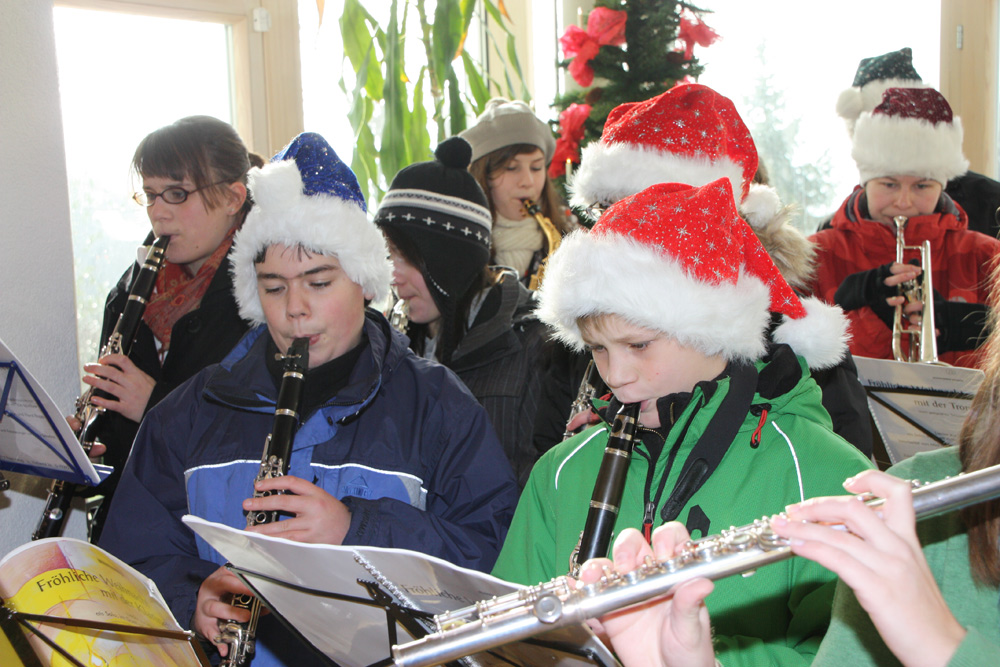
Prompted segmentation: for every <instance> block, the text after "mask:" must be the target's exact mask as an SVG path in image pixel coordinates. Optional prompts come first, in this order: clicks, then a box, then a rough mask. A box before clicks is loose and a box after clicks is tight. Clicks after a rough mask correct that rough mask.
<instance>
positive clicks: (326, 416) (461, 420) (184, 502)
mask: <svg viewBox="0 0 1000 667" xmlns="http://www.w3.org/2000/svg"><path fill="white" fill-rule="evenodd" d="M364 327H365V332H366V334H367V338H368V346H367V347H366V349H365V350H364V351H363V352H362V355H361V357H360V359H359V360H358V362H357V364H356V365H355V368H354V370H353V372H352V373H351V376H350V380H349V384H348V386H347V387H346V388H345V389H343V390H341V391H340V392H338V394H337V396H336V397H335V398H334V399H331V400H329V401H327V402H326V403H325V404H324V405H323V406H322V407H321V408H320V409H318V410H317V411H315V412H313V414H311V415H308V416H304V419H305V421H304V422H303V424H302V426H301V427H300V429H299V431H298V432H297V434H296V436H295V441H294V444H293V448H292V456H291V465H290V470H289V474H291V475H295V476H297V477H301V478H303V479H306V480H309V481H312V482H313V483H315V484H317V485H318V486H320V487H322V488H323V489H325V490H326V491H328V492H329V493H331V494H332V495H334V496H336V497H337V498H339V499H341V500H342V501H343V502H344V503H345V504H346V505H347V507H348V508H349V509H350V511H351V515H352V516H351V525H350V529H349V530H348V532H347V536H346V537H345V539H344V544H361V545H369V546H380V547H397V548H403V549H412V550H414V551H420V552H423V553H427V554H431V555H434V556H438V557H440V558H443V559H445V560H448V561H451V562H453V563H456V564H458V565H461V566H463V567H468V568H473V569H477V570H482V571H484V572H488V571H489V570H490V568H491V567H492V566H493V562H494V560H496V557H497V554H498V553H499V550H500V547H501V545H502V544H503V539H504V537H505V535H506V533H507V527H508V525H509V524H510V520H511V517H512V515H513V511H514V506H515V505H516V504H517V486H516V484H515V482H514V475H513V472H512V470H511V467H510V464H509V463H508V462H507V459H506V457H505V456H504V453H503V450H502V448H501V446H500V443H499V441H498V440H497V437H496V435H495V433H494V431H493V428H492V427H491V426H490V422H489V419H488V417H487V415H486V412H485V411H484V410H483V408H482V407H481V406H480V405H479V404H478V403H477V402H476V400H475V398H473V396H472V394H470V393H469V391H468V390H467V389H466V388H465V386H464V385H463V384H462V383H461V381H459V380H458V379H457V377H456V376H455V375H454V374H453V373H452V372H451V371H450V370H448V369H447V368H445V367H444V366H441V365H439V364H437V363H434V362H430V361H426V360H424V359H420V358H419V357H417V356H415V355H414V354H413V353H412V352H411V351H410V350H409V349H408V348H407V340H406V338H405V337H403V336H402V335H400V334H398V333H396V332H394V331H392V330H391V328H390V327H389V325H388V322H386V320H385V318H384V317H382V316H381V315H380V314H378V313H376V312H374V311H372V310H369V311H368V313H367V316H366V320H365V325H364ZM267 340H268V334H267V330H266V327H264V326H259V327H257V328H255V329H253V330H251V331H250V332H249V333H247V335H246V336H245V337H244V338H243V339H242V340H241V341H240V342H239V343H238V344H237V346H236V347H235V348H234V349H233V351H232V352H231V353H230V354H229V355H228V356H227V357H226V358H225V359H223V361H222V362H221V363H220V364H217V365H213V366H209V367H207V368H206V369H204V370H203V371H201V372H200V373H198V374H197V375H195V376H194V377H192V378H191V379H190V380H189V381H187V382H185V383H184V384H182V385H181V386H179V387H178V388H177V389H176V390H175V391H174V392H172V393H171V394H170V395H169V396H168V397H167V398H166V399H164V400H163V401H162V402H161V403H160V404H159V405H157V406H156V407H155V408H154V409H153V410H151V411H150V412H149V413H148V414H147V415H146V417H145V419H144V420H143V422H142V426H141V427H140V429H139V433H138V435H137V436H136V441H135V445H134V448H133V450H132V454H131V456H130V458H129V460H128V463H127V464H126V466H125V469H124V471H123V474H122V479H121V483H120V484H119V487H118V493H117V494H116V496H115V500H114V504H113V505H112V508H111V513H110V516H109V517H108V522H107V525H106V527H105V530H104V534H103V536H102V539H101V543H100V544H101V546H102V547H103V548H105V549H107V550H108V551H110V552H111V553H113V554H114V555H116V556H118V557H119V558H121V559H123V560H124V561H126V562H127V563H129V564H130V565H132V566H133V567H135V568H136V569H138V570H139V571H141V572H143V573H144V574H146V575H147V576H149V577H150V578H151V579H153V580H154V581H155V582H156V585H157V586H158V587H159V589H160V592H161V593H162V594H163V596H164V597H165V598H166V600H167V602H168V603H169V604H170V607H171V610H172V611H173V613H174V615H175V616H176V618H177V620H178V621H179V622H180V623H181V624H182V625H185V624H189V623H190V621H191V619H192V616H193V615H194V610H195V603H196V600H197V594H198V588H199V586H200V585H201V582H202V581H203V580H204V579H205V577H207V576H208V575H209V574H211V573H212V572H214V571H215V570H216V569H217V568H218V567H219V566H220V565H222V564H224V562H225V561H224V559H222V558H221V557H220V556H219V554H217V553H216V552H215V551H214V550H213V549H212V548H211V547H209V546H208V545H207V543H205V542H204V541H203V540H201V538H198V537H196V536H195V535H194V533H192V532H191V531H190V530H188V528H187V527H186V526H184V525H183V523H181V517H182V516H183V515H184V514H188V513H190V514H194V515H197V516H200V517H203V518H205V519H208V520H210V521H217V522H220V523H224V524H228V525H230V526H237V527H244V526H245V525H246V519H245V517H244V514H243V511H242V509H241V503H242V501H243V499H245V498H247V497H249V496H250V495H251V493H252V488H253V479H254V477H255V476H256V475H257V471H258V468H259V466H260V459H261V454H262V452H263V447H264V441H265V438H266V436H267V434H268V433H269V432H270V429H271V426H272V422H273V420H274V406H275V400H276V394H277V390H276V387H275V382H274V380H273V379H272V377H271V376H270V375H269V373H268V371H267V368H266V366H265V364H264V359H263V355H264V352H265V349H266V344H267ZM286 632H287V631H285V630H284V628H282V627H280V626H279V625H278V624H277V623H275V622H274V621H273V619H272V618H271V617H265V618H264V619H262V622H261V625H260V626H259V636H258V650H257V657H256V658H255V660H254V665H255V667H263V666H264V665H269V664H271V665H280V664H284V665H298V664H310V663H311V661H310V660H309V659H308V654H303V653H302V647H301V646H299V645H298V642H296V641H295V640H290V639H289V637H288V635H287V634H285V635H284V637H280V636H278V635H280V634H282V633H286ZM274 646H278V647H280V652H281V654H282V655H281V658H277V657H276V656H273V655H271V653H272V647H274ZM302 660H306V662H302Z"/></svg>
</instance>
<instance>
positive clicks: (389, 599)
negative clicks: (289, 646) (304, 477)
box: [184, 516, 618, 667]
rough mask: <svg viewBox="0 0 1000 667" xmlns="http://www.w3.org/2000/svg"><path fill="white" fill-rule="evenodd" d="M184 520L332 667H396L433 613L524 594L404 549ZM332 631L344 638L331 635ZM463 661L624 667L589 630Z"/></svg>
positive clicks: (508, 666)
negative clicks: (401, 651) (398, 651)
mask: <svg viewBox="0 0 1000 667" xmlns="http://www.w3.org/2000/svg"><path fill="white" fill-rule="evenodd" d="M184 522H185V523H186V524H187V525H188V527H190V528H191V529H192V530H194V531H195V533H197V534H198V536H199V537H200V538H201V539H203V540H205V541H206V542H208V544H210V545H211V546H212V547H213V548H214V549H215V550H216V551H218V552H219V553H220V554H221V555H222V557H223V558H225V559H226V560H228V561H229V563H230V565H229V566H228V567H229V569H230V570H231V571H232V572H234V573H235V574H236V575H237V576H239V577H240V579H242V580H243V582H244V583H246V585H247V586H248V587H249V588H250V590H252V591H253V592H254V594H255V595H257V597H259V598H260V599H261V601H262V602H263V603H264V604H265V605H266V606H267V607H268V608H269V609H270V610H271V612H272V614H273V615H275V616H276V617H277V618H278V619H279V620H280V622H281V623H283V624H284V625H285V627H286V628H288V629H289V630H290V631H291V633H292V634H293V635H295V636H296V637H298V638H299V639H301V640H303V641H305V642H306V645H307V646H311V647H312V648H313V650H314V651H316V652H317V653H318V654H319V655H322V656H323V662H324V664H327V665H332V666H334V667H383V666H387V665H392V664H393V662H392V658H391V655H392V653H391V647H392V645H393V644H398V643H403V642H406V641H409V638H410V637H412V638H413V639H419V638H420V637H422V636H424V635H425V634H427V633H428V632H429V631H430V630H432V629H433V623H432V622H431V616H432V615H433V614H439V613H443V612H445V611H450V610H455V609H459V608H461V607H465V606H468V605H470V604H474V603H475V602H477V601H479V600H483V599H487V598H490V597H492V596H495V595H503V594H505V593H509V592H511V591H515V590H517V589H518V588H519V587H518V586H515V585H514V584H511V583H509V582H505V581H502V580H500V579H497V578H495V577H491V576H489V575H486V574H483V573H481V572H475V571H472V570H468V569H465V568H461V567H458V566H456V565H453V564H451V563H448V562H446V561H443V560H441V559H439V558H435V557H433V556H428V555H426V554H421V553H417V552H413V551H407V550H405V549H384V548H378V547H361V546H352V547H343V546H332V545H320V544H304V543H300V542H291V541H289V540H284V539H281V538H273V537H268V536H265V535H259V534H256V533H248V532H246V531H243V530H238V529H236V528H230V527H228V526H224V525H222V524H217V523H212V522H209V521H205V520H203V519H200V518H198V517H193V516H186V517H184ZM359 586H360V588H359ZM331 625H336V627H337V628H338V632H337V633H331V632H330V631H329V628H330V627H331ZM400 630H402V632H400ZM459 662H460V663H462V664H472V665H482V666H490V667H493V666H496V667H499V666H501V665H503V666H505V667H517V666H518V665H524V666H525V667H527V666H528V665H538V664H549V665H552V666H553V667H556V666H559V667H571V666H572V667H591V666H594V665H597V666H598V667H613V666H617V664H618V663H617V661H616V660H615V658H614V656H613V655H612V654H611V652H610V651H609V650H608V649H607V648H606V647H605V646H604V645H603V644H601V642H600V641H598V640H597V638H596V637H594V635H593V633H592V632H591V631H590V630H589V628H587V627H586V626H584V625H578V626H570V627H566V628H560V629H558V630H555V631H553V632H551V633H547V634H546V635H542V636H539V637H535V638H533V639H530V640H526V641H521V642H516V643H513V644H509V645H507V646H502V647H499V648H497V649H493V650H490V651H485V652H483V653H478V654H476V655H475V656H471V657H469V658H463V659H462V660H461V661H459Z"/></svg>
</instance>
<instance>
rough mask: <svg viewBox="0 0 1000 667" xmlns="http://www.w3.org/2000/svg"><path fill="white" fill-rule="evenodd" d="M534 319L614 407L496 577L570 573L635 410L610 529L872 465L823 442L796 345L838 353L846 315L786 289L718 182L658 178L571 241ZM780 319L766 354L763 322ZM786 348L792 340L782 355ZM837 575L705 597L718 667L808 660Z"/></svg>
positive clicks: (838, 441) (706, 513)
mask: <svg viewBox="0 0 1000 667" xmlns="http://www.w3.org/2000/svg"><path fill="white" fill-rule="evenodd" d="M539 300H540V305H539V309H538V314H539V317H540V318H541V319H542V320H543V321H544V322H545V323H546V324H548V325H549V327H550V328H551V329H552V331H553V334H554V335H555V336H557V337H558V338H559V339H560V340H562V341H563V342H565V343H566V344H567V345H569V346H572V347H573V348H575V349H585V350H588V351H589V352H590V354H591V355H592V356H593V359H594V362H595V363H596V365H597V368H598V370H599V372H600V374H601V377H602V378H603V380H604V381H605V383H607V385H608V386H609V387H610V388H611V390H612V392H613V397H612V398H611V401H610V403H609V404H608V405H607V407H606V411H605V412H604V413H603V414H602V418H603V420H604V421H603V422H602V423H601V424H599V425H598V426H594V427H593V428H590V429H589V430H586V431H583V432H582V433H580V434H578V435H576V436H574V437H573V438H571V439H569V440H567V441H565V442H563V443H561V444H559V445H557V446H556V447H554V448H553V449H551V450H549V451H548V452H546V453H545V454H544V455H543V456H542V458H541V459H539V462H538V463H537V464H536V465H535V467H534V469H533V470H532V472H531V476H530V478H529V481H528V485H527V486H526V487H525V489H524V492H523V493H522V495H521V499H520V501H519V503H518V508H517V511H516V512H515V515H514V521H513V523H512V524H511V529H510V533H509V534H508V536H507V539H506V541H505V542H504V546H503V550H502V551H501V553H500V557H499V558H498V560H497V564H496V567H494V569H493V574H494V575H495V576H499V577H501V578H503V579H507V580H510V581H515V582H518V583H524V584H527V583H532V582H538V581H545V580H547V579H549V578H551V577H554V576H557V575H560V574H564V573H566V572H567V571H568V570H569V568H570V559H571V554H572V553H573V551H574V549H575V548H576V547H577V546H578V541H579V539H580V534H581V530H582V529H583V527H584V524H585V522H586V517H587V514H588V509H589V506H590V502H589V500H590V497H591V494H592V492H593V488H594V480H595V478H596V476H597V473H598V470H599V468H600V467H601V460H602V458H603V456H604V451H605V446H606V443H607V442H608V439H609V433H608V431H609V427H608V424H607V420H609V419H610V416H611V415H614V414H616V413H617V411H618V410H619V408H620V407H621V406H622V404H638V406H639V413H638V425H637V428H636V438H637V442H636V444H635V449H634V451H633V453H632V456H631V459H630V462H629V465H628V471H627V476H626V479H625V482H624V485H625V487H624V493H623V496H622V500H621V503H620V506H619V511H618V514H617V518H616V520H615V524H614V530H615V532H616V533H617V532H620V531H621V530H622V529H624V528H626V527H633V528H641V529H642V530H643V531H644V532H645V533H646V534H647V535H649V534H650V532H651V531H652V530H653V529H654V528H655V527H657V526H659V525H660V524H662V523H665V522H669V521H674V520H677V521H680V522H681V523H682V524H684V526H685V527H686V528H687V530H688V532H689V533H691V535H693V536H694V537H704V536H707V535H709V534H712V533H717V532H719V531H720V530H722V529H724V528H728V527H730V526H733V525H737V526H738V525H743V524H746V523H749V522H751V521H753V520H754V519H756V518H758V517H760V516H762V515H766V514H771V513H776V512H780V511H781V510H783V509H784V508H785V506H786V505H788V504H790V503H793V502H798V501H800V500H804V499H805V498H808V497H810V496H814V495H821V494H825V493H838V492H839V490H840V488H841V484H842V483H843V481H844V479H846V478H848V477H851V476H852V475H854V474H856V473H858V472H860V471H862V470H865V469H867V468H869V467H871V463H870V462H869V461H868V459H867V458H866V457H865V456H863V455H862V454H861V453H860V452H859V451H858V450H857V449H855V448H854V447H852V446H851V445H850V444H848V443H847V442H846V441H845V440H843V439H842V438H840V437H839V436H838V435H836V434H835V433H833V431H832V430H831V423H830V418H829V415H828V414H827V413H826V411H825V410H823V408H822V405H821V404H820V391H819V388H818V387H817V386H816V383H815V382H814V381H813V380H812V378H811V377H810V376H809V371H808V368H807V366H806V364H805V362H804V361H803V360H802V359H801V358H800V357H798V356H796V354H795V353H794V352H793V351H792V348H793V347H794V348H795V349H797V350H802V351H803V353H804V354H806V355H814V356H816V357H817V358H823V357H826V358H834V359H835V358H839V357H840V355H841V354H842V352H843V349H844V347H845V339H844V335H845V327H846V322H845V320H844V316H843V313H842V312H841V311H840V310H839V309H837V308H831V307H829V306H826V305H824V304H821V303H819V302H817V301H815V300H808V301H807V300H802V299H800V298H799V297H798V296H796V294H795V292H793V291H792V289H791V288H790V287H789V285H788V283H787V282H786V281H785V280H784V279H783V278H782V277H781V275H780V273H779V272H778V270H777V268H776V267H775V265H774V263H773V261H772V260H771V259H770V257H769V256H768V255H767V253H766V252H765V251H764V249H763V247H762V246H761V244H760V242H759V241H758V240H757V238H756V236H754V234H753V232H752V230H751V229H750V227H749V226H748V225H747V224H746V223H745V222H744V221H743V220H742V219H741V218H740V216H739V214H738V213H737V211H736V206H735V199H734V197H733V189H732V185H731V182H730V181H729V180H728V179H725V178H722V179H719V180H716V181H713V182H710V183H708V184H707V185H703V186H701V187H691V186H688V185H684V184H678V183H669V184H659V185H653V186H651V187H649V188H647V189H645V190H643V191H642V192H639V193H638V194H635V195H632V196H629V197H626V198H625V199H622V200H621V201H619V202H617V203H615V204H613V205H612V206H611V207H610V208H608V209H607V211H606V212H605V213H604V214H603V215H602V216H601V218H600V219H599V220H598V221H597V223H596V224H595V226H594V227H593V229H592V230H591V231H590V232H589V233H585V232H582V231H579V232H573V233H572V234H570V235H569V236H567V237H566V239H565V240H564V241H563V243H562V244H561V245H560V246H559V248H558V250H557V251H556V252H555V253H554V254H553V255H552V257H551V258H550V261H549V267H548V272H547V275H546V279H545V282H544V283H543V285H542V288H541V290H540V292H539ZM772 319H776V320H777V321H778V326H777V328H776V331H775V337H776V338H777V339H780V340H782V341H784V342H785V343H787V344H780V345H776V346H774V347H773V349H772V350H771V351H770V354H769V355H768V356H767V358H766V359H765V358H764V355H765V353H766V352H767V348H768V339H767V333H766V332H767V329H768V327H769V325H770V323H771V321H772ZM789 345H791V347H789ZM833 583H834V578H833V575H831V574H830V573H829V572H827V571H826V570H824V569H823V568H822V567H820V566H818V565H815V564H811V563H803V562H801V561H800V562H795V561H787V562H786V563H784V564H778V565H773V566H771V567H769V568H766V569H763V570H761V571H760V572H758V573H757V574H756V575H755V576H754V577H753V578H750V579H747V580H736V579H726V580H722V581H719V582H717V584H716V590H715V592H714V593H713V594H712V595H711V596H709V598H708V599H707V601H706V604H707V606H708V608H709V610H710V611H711V612H712V617H713V619H714V621H715V628H714V630H715V643H716V647H717V649H718V651H719V659H720V661H721V662H722V663H723V664H725V665H727V667H729V666H731V665H762V664H782V665H796V664H801V665H806V664H808V662H809V659H810V654H811V652H812V651H814V650H815V645H816V643H817V641H818V637H820V636H821V635H822V633H823V632H824V630H825V629H826V625H827V623H828V621H829V609H830V602H831V599H832V592H833Z"/></svg>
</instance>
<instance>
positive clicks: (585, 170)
mask: <svg viewBox="0 0 1000 667" xmlns="http://www.w3.org/2000/svg"><path fill="white" fill-rule="evenodd" d="M720 178H728V179H729V182H730V183H731V184H732V186H733V192H734V193H735V195H734V196H735V197H737V198H738V197H739V195H740V193H742V192H743V166H742V165H740V164H737V163H736V162H733V161H732V160H730V159H729V158H721V159H719V160H718V161H716V162H712V161H711V160H710V159H709V158H701V159H696V158H690V157H687V156H683V155H679V154H677V153H669V152H664V151H659V150H655V149H651V148H646V147H644V146H636V145H634V144H626V143H613V144H607V143H605V142H604V141H595V142H592V143H590V144H587V146H585V147H584V149H583V151H582V152H581V154H580V167H579V169H577V170H576V171H575V172H574V173H573V177H572V179H571V180H570V183H569V184H568V186H567V189H568V190H569V192H570V195H571V197H570V204H571V205H572V206H575V207H577V208H587V207H588V206H590V205H591V204H595V203H603V204H612V203H614V202H616V201H618V200H620V199H624V198H625V197H628V196H630V195H634V194H636V193H637V192H641V191H642V190H645V189H646V188H648V187H649V186H651V185H656V184H657V183H685V184H687V185H692V186H696V187H697V186H702V185H707V184H709V183H711V182H713V181H716V180H718V179H720ZM736 202H737V203H738V202H739V199H737V200H736ZM547 271H548V269H546V272H547Z"/></svg>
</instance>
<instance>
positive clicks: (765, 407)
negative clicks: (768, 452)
mask: <svg viewBox="0 0 1000 667" xmlns="http://www.w3.org/2000/svg"><path fill="white" fill-rule="evenodd" d="M770 410H771V404H770V403H759V404H757V405H751V406H750V414H752V415H753V416H754V417H759V418H760V419H759V421H758V422H757V428H755V429H754V432H753V435H751V436H750V446H751V447H752V448H754V449H757V448H758V447H759V446H760V438H761V432H762V431H763V430H764V425H765V424H766V423H767V413H768V412H769V411H770Z"/></svg>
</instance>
